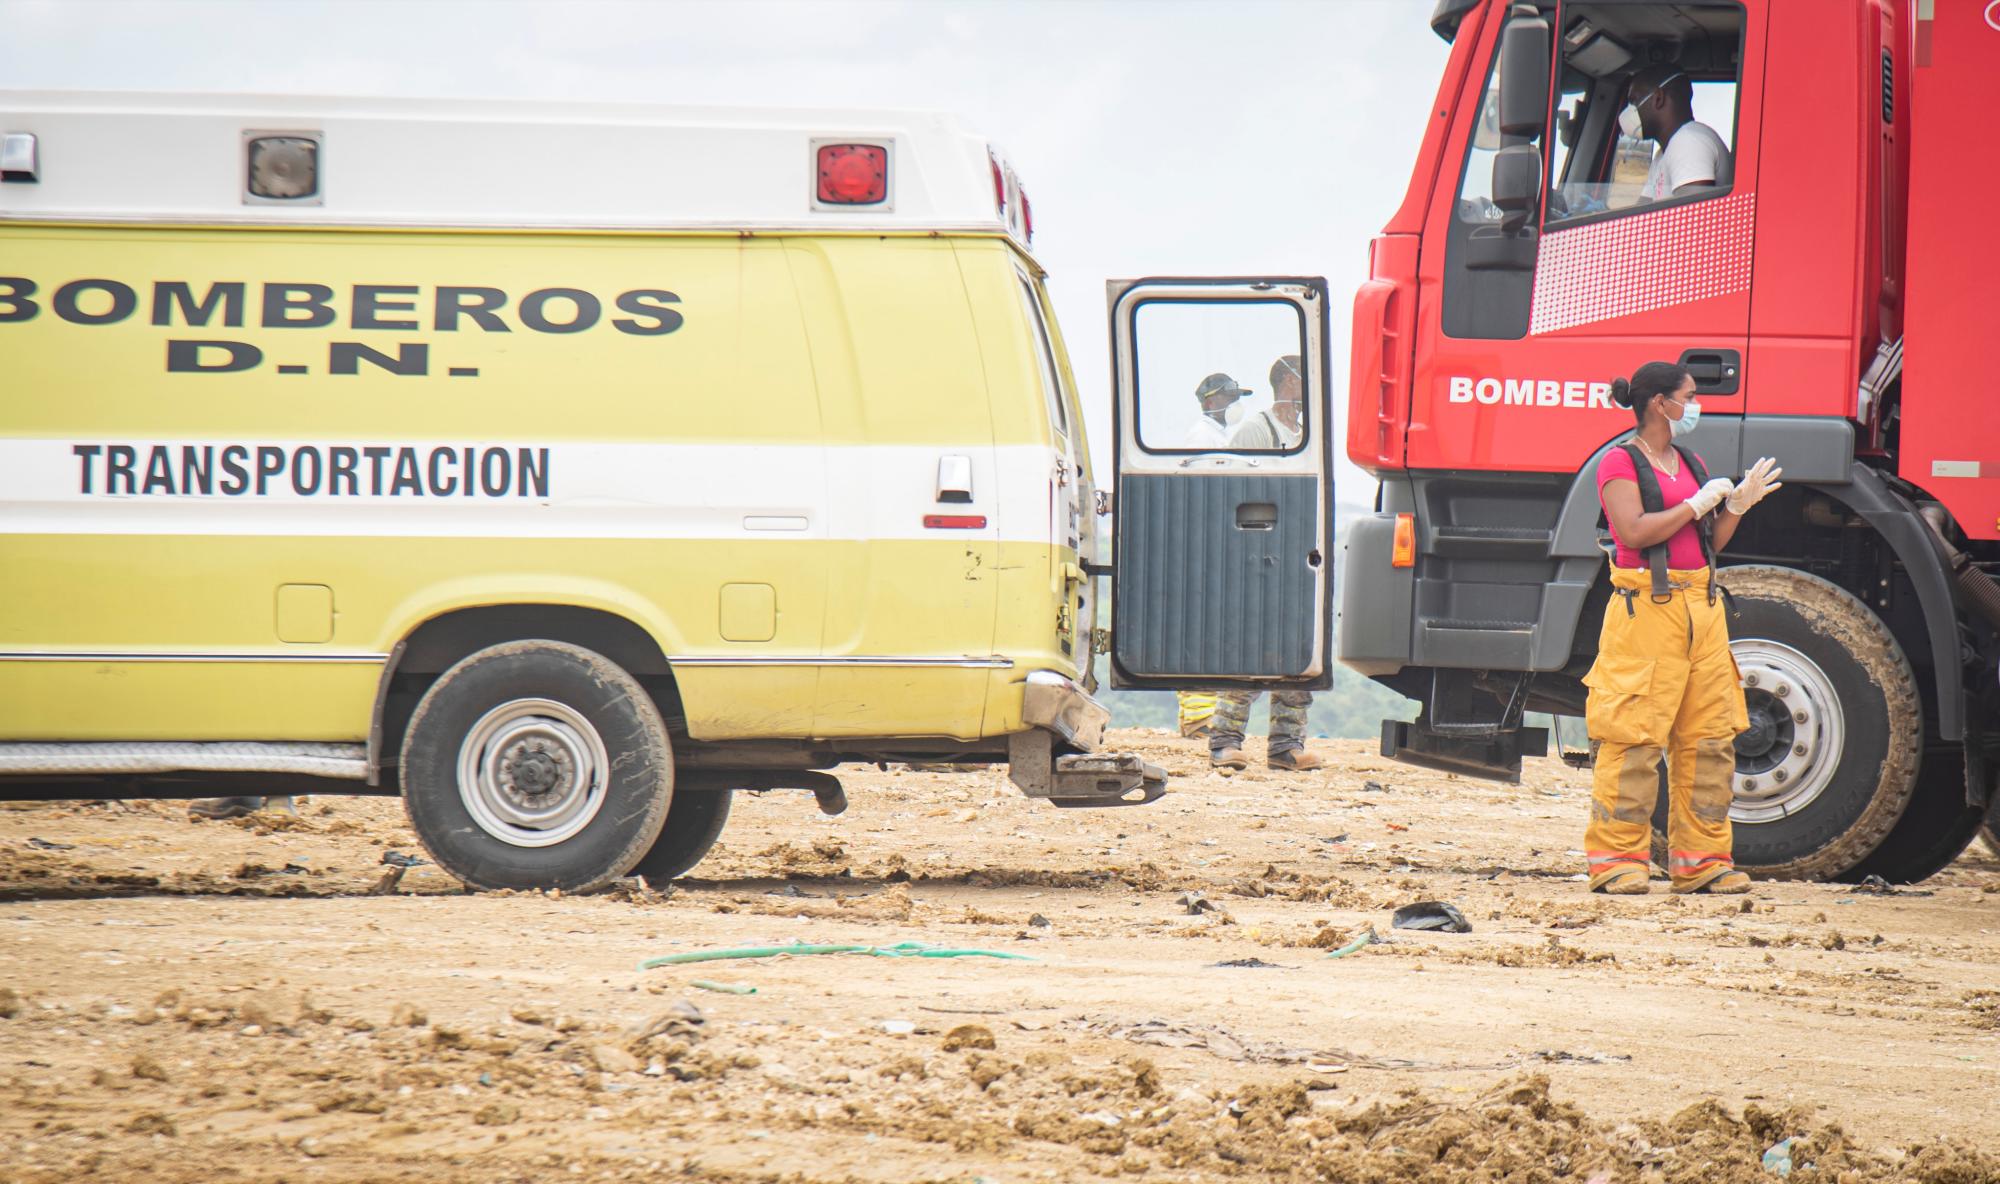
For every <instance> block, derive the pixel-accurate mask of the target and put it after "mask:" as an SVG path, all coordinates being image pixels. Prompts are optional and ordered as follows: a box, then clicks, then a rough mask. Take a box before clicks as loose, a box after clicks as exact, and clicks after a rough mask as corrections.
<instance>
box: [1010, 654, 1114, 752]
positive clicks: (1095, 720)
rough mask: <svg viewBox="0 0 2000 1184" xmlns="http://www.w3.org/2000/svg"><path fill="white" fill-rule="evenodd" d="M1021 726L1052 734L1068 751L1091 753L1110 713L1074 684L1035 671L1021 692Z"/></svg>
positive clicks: (1052, 673)
mask: <svg viewBox="0 0 2000 1184" xmlns="http://www.w3.org/2000/svg"><path fill="white" fill-rule="evenodd" d="M1021 722H1022V723H1024V724H1027V725H1028V726H1029V727H1031V728H1042V729H1044V730H1045V731H1048V732H1050V733H1053V734H1054V735H1055V736H1056V737H1058V738H1060V739H1061V741H1062V742H1063V744H1064V745H1066V746H1068V747H1069V748H1073V749H1075V750H1077V751H1079V752H1095V751H1097V750H1098V749H1099V748H1101V747H1103V745H1104V729H1105V728H1106V727H1107V726H1109V725H1110V723H1111V709H1110V708H1108V707H1106V706H1104V704H1102V703H1099V702H1098V701H1097V700H1095V699H1093V698H1091V697H1090V695H1089V693H1088V692H1086V691H1085V690H1084V689H1083V688H1082V687H1081V686H1079V685H1077V683H1076V682H1075V681H1074V680H1072V679H1068V678H1065V677H1063V676H1062V675H1060V674H1057V673H1056V672H1055V671H1053V670H1036V671H1033V672H1031V673H1030V674H1029V675H1028V681H1027V684H1026V685H1025V686H1024V687H1023V688H1022V692H1021Z"/></svg>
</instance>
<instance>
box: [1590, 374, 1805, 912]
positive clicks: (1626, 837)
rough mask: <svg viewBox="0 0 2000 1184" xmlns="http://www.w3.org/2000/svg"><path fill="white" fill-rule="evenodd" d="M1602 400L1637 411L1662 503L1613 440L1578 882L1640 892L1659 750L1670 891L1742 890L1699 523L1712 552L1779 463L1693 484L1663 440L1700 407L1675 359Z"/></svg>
mask: <svg viewBox="0 0 2000 1184" xmlns="http://www.w3.org/2000/svg"><path fill="white" fill-rule="evenodd" d="M1611 397H1612V398H1613V399H1614V400H1616V401H1617V402H1618V403H1619V405H1621V406H1626V407H1630V408H1632V411H1633V415H1634V417H1635V418H1636V419H1637V420H1638V425H1639V430H1638V432H1637V433H1636V434H1635V436H1634V439H1633V443H1634V444H1635V445H1637V451H1638V452H1639V460H1642V461H1643V462H1644V463H1645V464H1646V465H1647V466H1648V467H1649V469H1650V470H1651V472H1652V475H1653V477H1654V478H1655V479H1656V480H1657V481H1658V483H1659V488H1660V500H1661V504H1662V508H1661V509H1660V510H1658V511H1654V512H1648V511H1647V510H1646V508H1645V505H1644V502H1643V499H1642V497H1641V494H1640V486H1639V478H1640V473H1639V472H1638V470H1637V468H1636V467H1635V465H1636V463H1637V462H1636V461H1635V460H1634V458H1633V457H1632V456H1631V455H1630V454H1629V453H1627V452H1626V451H1625V450H1624V449H1622V448H1614V449H1613V450H1611V452H1609V453H1608V454H1606V456H1605V459H1604V460H1603V461H1602V462H1601V463H1600V464H1599V466H1598V474H1597V487H1598V496H1599V497H1600V498H1601V499H1602V501H1603V503H1604V516H1605V520H1606V521H1607V522H1608V523H1610V526H1611V533H1612V535H1613V537H1614V538H1615V540H1616V542H1617V544H1618V546H1617V554H1616V557H1615V559H1614V562H1613V565H1612V569H1611V590H1612V596H1611V601H1610V603H1609V604H1608V605H1606V606H1605V610H1604V628H1603V630H1602V632H1600V633H1599V635H1598V642H1597V661H1596V662H1595V663H1594V664H1593V665H1592V666H1591V668H1590V672H1589V673H1588V674H1586V675H1584V678H1583V682H1584V685H1585V686H1586V687H1588V688H1589V691H1590V695H1589V700H1588V706H1587V707H1586V708H1585V718H1586V720H1587V721H1588V723H1589V725H1590V737H1591V739H1593V740H1595V741H1597V742H1598V745H1597V759H1596V768H1595V772H1594V775H1593V778H1592V788H1591V803H1590V825H1589V827H1588V828H1587V829H1586V830H1585V832H1584V850H1585V851H1586V853H1587V856H1588V858H1589V860H1590V889H1591V891H1593V892H1608V893H1614V894H1617V895H1621V896H1626V895H1637V894H1640V893H1644V892H1646V891H1648V890H1649V888H1650V885H1649V882H1648V880H1649V874H1648V871H1647V865H1648V860H1649V858H1650V856H1651V847H1652V819H1653V806H1654V803H1655V801H1656V799H1657V797H1658V793H1659V766H1660V760H1661V758H1662V757H1664V758H1665V759H1666V762H1667V797H1668V811H1667V848H1668V862H1669V867H1668V872H1669V874H1670V875H1671V877H1672V880H1673V890H1674V891H1675V892H1713V893H1739V892H1748V891H1749V890H1750V878H1749V877H1748V876H1746V875H1744V874H1743V873H1742V872H1739V871H1737V870H1736V865H1735V863H1734V862H1733V858H1732V855H1731V846H1730V844H1731V836H1730V824H1729V805H1730V798H1731V794H1732V779H1733V777H1734V774H1735V771H1736V751H1735V739H1736V734H1737V733H1738V732H1741V731H1742V730H1743V729H1744V728H1746V727H1748V726H1749V717H1748V714H1747V713H1746V711H1745V708H1744V702H1743V689H1742V686H1741V684H1740V682H1739V676H1738V674H1737V671H1736V661H1735V659H1734V658H1732V657H1731V656H1730V653H1729V626H1728V623H1727V621H1726V619H1725V617H1724V603H1723V601H1722V600H1721V598H1720V597H1719V596H1718V595H1717V594H1716V592H1715V591H1712V590H1711V588H1710V583H1711V581H1712V579H1713V573H1712V572H1711V571H1710V568H1709V565H1708V558H1707V551H1706V550H1705V549H1704V546H1703V543H1702V537H1701V534H1700V533H1699V531H1700V529H1701V524H1702V523H1703V520H1704V519H1708V518H1710V516H1711V515H1713V518H1712V520H1711V522H1710V525H1709V529H1710V530H1711V532H1712V533H1711V536H1710V537H1711V540H1712V548H1713V549H1714V550H1720V549H1721V548H1722V547H1723V546H1724V545H1726V544H1727V543H1728V542H1729V540H1730V538H1731V536H1733V535H1734V534H1735V533H1736V527H1737V524H1738V523H1739V522H1740V521H1741V520H1742V516H1743V515H1744V514H1745V513H1746V512H1747V511H1748V510H1749V509H1750V507H1751V506H1753V505H1755V504H1757V502H1759V501H1761V500H1763V498H1764V496H1765V495H1766V494H1768V493H1769V492H1771V491H1772V490H1774V489H1776V488H1778V486H1779V484H1780V483H1779V481H1778V478H1779V477H1780V476H1782V475H1783V470H1781V469H1779V468H1777V467H1776V465H1775V463H1774V462H1773V461H1771V460H1770V459H1769V458H1765V459H1763V460H1760V461H1758V462H1757V463H1756V464H1755V465H1753V466H1751V468H1750V470H1749V471H1748V472H1747V473H1745V474H1744V477H1743V482H1742V484H1741V485H1737V484H1735V483H1733V482H1731V481H1730V480H1729V479H1728V478H1727V477H1717V478H1715V479H1713V480H1710V481H1708V482H1707V483H1706V484H1702V483H1700V482H1698V481H1697V480H1696V477H1695V474H1694V472H1693V471H1692V470H1693V469H1694V467H1695V466H1694V465H1692V464H1690V463H1689V460H1688V455H1689V454H1686V453H1684V452H1683V450H1681V449H1680V448H1678V447H1676V446H1675V445H1674V443H1673V441H1674V439H1675V438H1676V437H1679V436H1682V435H1685V434H1686V433H1687V432H1688V431H1690V430H1692V429H1693V427H1694V424H1695V421H1696V420H1697V419H1699V418H1700V414H1701V408H1700V407H1699V406H1698V405H1697V404H1696V403H1695V402H1694V380H1693V379H1692V378H1691V377H1689V375H1688V372H1687V371H1686V370H1685V369H1684V368H1682V367H1680V366H1677V365H1674V364H1672V363H1670V362H1648V363H1647V364H1646V365H1644V366H1641V367H1639V369H1638V370H1637V371H1636V372H1634V373H1633V375H1632V377H1631V379H1630V380H1629V381H1628V380H1626V379H1623V378H1621V379H1618V380H1617V381H1615V382H1614V383H1612V386H1611ZM1697 459H1698V458H1697ZM1655 548H1665V553H1666V556H1665V557H1666V564H1667V571H1666V587H1665V589H1664V590H1656V589H1655V588H1654V584H1653V572H1652V569H1651V564H1650V559H1651V555H1652V553H1653V551H1654V549H1655Z"/></svg>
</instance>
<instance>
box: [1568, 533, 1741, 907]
mask: <svg viewBox="0 0 2000 1184" xmlns="http://www.w3.org/2000/svg"><path fill="white" fill-rule="evenodd" d="M1668 579H1669V580H1670V581H1671V582H1672V583H1673V584H1675V585H1677V586H1676V587H1675V588H1674V590H1673V592H1672V594H1671V595H1669V596H1668V597H1667V598H1666V600H1665V601H1664V602H1661V603H1654V601H1653V597H1652V574H1651V573H1650V572H1648V571H1645V570H1643V569H1642V570H1633V569H1630V568H1613V569H1612V571H1611V586H1612V589H1613V592H1614V594H1613V595H1612V597H1611V603H1610V604H1608V605H1606V606H1605V609H1604V628H1603V630H1602V631H1601V632H1600V633H1599V634H1598V642H1597V661H1596V662H1595V663H1594V664H1592V666H1591V668H1590V672H1589V673H1588V674H1586V675H1584V676H1583V683H1584V685H1585V686H1586V687H1588V688H1589V690H1590V697H1589V701H1588V706H1587V707H1586V708H1585V719H1586V721H1587V722H1588V723H1589V725H1590V737H1591V739H1593V740H1596V741H1597V742H1598V748H1597V762H1596V767H1595V769H1594V771H1593V775H1592V779H1591V803H1590V825H1589V826H1588V827H1587V828H1586V829H1585V831H1584V842H1583V846H1584V850H1585V851H1586V852H1588V853H1589V855H1588V858H1589V860H1590V870H1591V874H1592V876H1593V877H1596V876H1599V875H1601V874H1602V873H1603V872H1604V871H1605V870H1609V869H1610V868H1611V867H1612V866H1613V865H1615V864H1616V863H1619V862H1635V863H1638V864H1640V865H1642V866H1643V865H1644V864H1645V862H1646V858H1647V855H1646V853H1647V852H1648V851H1649V850H1650V847H1651V839H1652V819H1653V806H1654V804H1655V802H1656V801H1657V799H1658V797H1659V767H1660V761H1661V760H1662V759H1663V758H1664V759H1665V760H1666V762H1667V847H1668V849H1669V851H1670V852H1671V855H1670V857H1669V861H1668V862H1669V867H1668V869H1667V870H1668V873H1669V874H1670V875H1672V876H1673V878H1674V883H1675V884H1677V885H1680V886H1683V887H1686V886H1691V885H1695V884H1699V883H1703V882H1706V881H1708V880H1712V879H1714V878H1715V877H1716V876H1718V875H1720V874H1722V872H1723V871H1726V870H1728V869H1729V868H1730V867H1731V863H1730V843H1731V837H1730V827H1729V803H1730V797H1731V794H1732V788H1731V780H1732V778H1733V777H1734V775H1735V772H1736V750H1735V746H1734V741H1735V738H1736V734H1737V733H1738V732H1741V731H1742V730H1743V729H1745V728H1747V727H1749V726H1750V719H1749V715H1748V713H1747V711H1746V710H1745V708H1744V703H1743V687H1742V685H1741V682H1740V681H1739V676H1738V674H1737V671H1736V660H1735V659H1734V658H1733V657H1731V656H1730V653H1729V625H1728V622H1727V621H1726V620H1725V619H1724V615H1723V602H1722V600H1721V599H1720V598H1719V597H1718V598H1717V599H1716V601H1715V602H1714V603H1712V604H1711V603H1710V602H1709V599H1708V582H1709V573H1708V569H1707V568H1700V569H1698V570H1694V571H1671V572H1669V573H1668Z"/></svg>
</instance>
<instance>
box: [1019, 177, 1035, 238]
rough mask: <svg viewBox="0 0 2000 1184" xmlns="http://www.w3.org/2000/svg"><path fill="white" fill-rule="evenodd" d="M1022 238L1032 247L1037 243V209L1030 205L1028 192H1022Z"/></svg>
mask: <svg viewBox="0 0 2000 1184" xmlns="http://www.w3.org/2000/svg"><path fill="white" fill-rule="evenodd" d="M1021 237H1022V238H1024V239H1026V240H1028V244H1029V245H1030V246H1032V245H1034V242H1035V207H1034V206H1032V205H1029V204H1028V191H1027V190H1025V189H1023V190H1022V191H1021Z"/></svg>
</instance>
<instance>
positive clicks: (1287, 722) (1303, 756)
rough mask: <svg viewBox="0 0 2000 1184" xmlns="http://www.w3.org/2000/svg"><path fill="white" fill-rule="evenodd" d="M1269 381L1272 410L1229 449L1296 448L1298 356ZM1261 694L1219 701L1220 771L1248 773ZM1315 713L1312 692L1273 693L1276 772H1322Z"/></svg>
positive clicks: (1216, 748)
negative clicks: (1310, 737)
mask: <svg viewBox="0 0 2000 1184" xmlns="http://www.w3.org/2000/svg"><path fill="white" fill-rule="evenodd" d="M1270 378H1271V407H1270V409H1269V410H1267V411H1259V412H1258V413H1257V414H1255V415H1253V416H1251V417H1249V418H1248V419H1246V420H1244V421H1243V426H1242V427H1239V428H1237V429H1236V431H1235V433H1234V434H1233V435H1231V436H1230V438H1229V447H1230V448H1232V449H1235V450H1239V451H1243V452H1282V451H1284V450H1286V449H1289V448H1294V447H1297V445H1298V442H1299V438H1300V436H1301V435H1302V428H1303V425H1304V423H1305V382H1304V379H1303V377H1302V375H1301V373H1300V370H1299V355H1297V354H1286V355H1285V356H1283V357H1281V358H1279V359H1278V360H1277V361H1275V362H1273V363H1271V375H1270ZM1260 693H1261V692H1258V691H1244V690H1230V691H1224V692H1222V693H1221V695H1219V696H1218V697H1217V699H1216V704H1215V721H1214V723H1213V724H1212V725H1211V726H1210V728H1209V732H1208V759H1209V763H1210V764H1212V765H1214V766H1215V767H1216V768H1219V769H1247V768H1249V767H1250V758H1249V757H1247V756H1245V755H1244V753H1243V730H1244V728H1246V727H1247V726H1248V725H1249V723H1250V704H1252V703H1253V702H1255V701H1256V699H1257V696H1258V694H1260ZM1311 710H1312V692H1311V691H1273V692H1271V743H1270V748H1269V749H1268V750H1267V752H1266V755H1265V761H1266V763H1268V764H1269V765H1270V766H1271V767H1272V768H1273V769H1294V770H1304V769H1317V768H1319V767H1320V759H1319V758H1318V757H1316V756H1314V755H1313V754H1311V753H1309V752H1307V751H1306V714H1307V713H1308V712H1309V711H1311Z"/></svg>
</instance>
